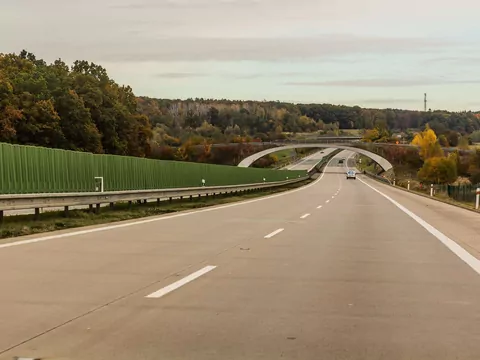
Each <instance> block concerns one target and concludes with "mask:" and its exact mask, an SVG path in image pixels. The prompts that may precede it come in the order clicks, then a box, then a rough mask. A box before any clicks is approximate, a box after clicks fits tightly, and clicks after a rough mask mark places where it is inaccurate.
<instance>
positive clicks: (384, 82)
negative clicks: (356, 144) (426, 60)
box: [283, 78, 480, 87]
mask: <svg viewBox="0 0 480 360" xmlns="http://www.w3.org/2000/svg"><path fill="white" fill-rule="evenodd" d="M457 84H480V79H478V80H476V79H475V80H446V79H441V78H436V79H353V80H331V81H311V82H308V81H305V82H301V81H292V82H286V83H284V84H283V85H288V86H340V87H410V86H430V85H457Z"/></svg>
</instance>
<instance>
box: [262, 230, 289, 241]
mask: <svg viewBox="0 0 480 360" xmlns="http://www.w3.org/2000/svg"><path fill="white" fill-rule="evenodd" d="M283 230H285V229H277V230H275V231H274V232H271V233H270V234H268V235H265V239H270V238H271V237H274V236H275V235H277V234H279V233H281V232H282V231H283Z"/></svg>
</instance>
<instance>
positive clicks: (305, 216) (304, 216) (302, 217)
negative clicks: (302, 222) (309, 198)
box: [300, 214, 310, 219]
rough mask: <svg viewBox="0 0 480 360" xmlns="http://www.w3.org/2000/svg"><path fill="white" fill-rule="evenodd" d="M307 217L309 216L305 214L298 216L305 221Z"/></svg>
mask: <svg viewBox="0 0 480 360" xmlns="http://www.w3.org/2000/svg"><path fill="white" fill-rule="evenodd" d="M309 216H310V214H305V215H302V216H300V219H305V218H307V217H309Z"/></svg>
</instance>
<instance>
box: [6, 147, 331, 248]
mask: <svg viewBox="0 0 480 360" xmlns="http://www.w3.org/2000/svg"><path fill="white" fill-rule="evenodd" d="M334 158H335V156H334V157H333V158H331V159H330V160H329V162H328V163H327V165H326V166H325V167H327V166H328V165H330V163H331V162H332V161H333V159H334ZM324 175H325V173H324V172H323V173H322V175H320V176H319V177H318V179H317V180H315V181H314V182H312V183H310V184H308V185H306V186H302V187H300V188H298V189H293V190H289V191H285V192H282V193H280V194H274V195H269V196H264V197H259V198H257V199H252V200H245V201H240V202H235V203H231V204H227V205H220V206H214V207H209V208H204V209H198V210H194V211H189V212H181V213H177V214H174V215H167V216H160V217H154V218H150V219H145V220H139V221H133V222H129V223H124V224H117V225H109V226H104V227H99V228H94V229H88V230H80V231H72V232H68V233H64V234H58V235H49V236H43V237H39V238H34V239H28V240H20V241H14V242H10V243H5V244H0V249H3V248H8V247H13V246H20V245H27V244H33V243H38V242H42V241H47V240H54V239H61V238H65V237H72V236H78V235H84V234H90V233H95V232H99V231H107V230H113V229H119V228H123V227H129V226H134V225H141V224H147V223H151V222H155V221H163V220H169V219H174V218H178V217H183V216H190V215H195V214H201V213H204V212H209V211H216V210H222V209H227V208H230V207H234V206H241V205H246V204H251V203H255V202H257V201H264V200H269V199H273V198H276V197H280V196H285V195H290V194H293V193H296V192H297V191H303V190H305V189H308V188H309V187H311V186H314V185H316V184H317V183H318V182H320V181H321V180H322V179H323V176H324ZM1 240H6V239H1Z"/></svg>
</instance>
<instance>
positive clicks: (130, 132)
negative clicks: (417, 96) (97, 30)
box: [0, 50, 480, 164]
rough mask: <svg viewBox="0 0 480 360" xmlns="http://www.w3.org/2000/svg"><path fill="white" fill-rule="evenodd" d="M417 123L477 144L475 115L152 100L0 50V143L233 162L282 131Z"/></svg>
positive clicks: (77, 68) (87, 71)
mask: <svg viewBox="0 0 480 360" xmlns="http://www.w3.org/2000/svg"><path fill="white" fill-rule="evenodd" d="M426 124H429V126H430V128H431V129H432V130H434V131H435V133H436V134H437V135H438V137H439V141H441V142H442V144H448V145H449V146H457V145H458V141H460V140H461V138H462V137H465V138H466V137H468V136H470V134H472V135H471V137H472V138H473V137H475V138H479V139H480V114H478V113H474V112H447V111H428V112H421V111H407V110H398V109H366V108H360V107H358V106H353V107H350V106H343V105H332V104H292V103H285V102H272V101H270V102H269V101H263V102H261V101H233V100H225V99H223V100H214V99H198V98H197V99H187V100H167V99H153V98H148V97H137V96H135V94H134V93H133V91H132V89H131V88H130V87H129V86H122V85H119V84H117V83H116V82H115V81H114V80H113V79H111V78H110V77H109V76H108V74H107V71H106V69H105V68H103V67H102V66H100V65H97V64H94V63H91V62H87V61H83V60H79V61H75V62H74V63H73V65H71V66H69V65H67V64H66V63H65V62H64V61H62V60H61V59H58V60H56V61H54V62H53V63H51V64H47V63H46V62H45V61H44V60H41V59H37V58H36V56H35V55H34V54H32V53H29V52H27V51H25V50H24V51H22V52H20V53H19V54H0V141H3V142H9V143H17V144H28V145H39V146H47V147H54V148H62V149H71V150H78V151H88V152H92V153H105V154H117V155H131V156H141V157H151V158H158V159H171V160H182V161H185V160H187V161H201V162H213V163H221V164H235V162H238V159H240V158H241V157H244V156H248V155H249V154H251V153H253V152H255V151H257V150H258V147H257V146H256V145H255V143H256V142H257V143H258V142H266V141H269V140H276V139H284V138H286V137H287V136H290V134H295V133H316V134H318V135H341V134H342V133H343V132H347V131H349V130H352V129H359V130H361V131H364V129H365V130H367V133H366V134H367V135H366V137H367V138H368V137H370V138H371V139H372V141H377V142H378V141H388V139H391V135H392V133H394V132H398V131H400V132H406V133H407V135H408V136H409V137H410V139H413V137H414V136H415V133H416V130H415V129H422V128H423V127H424V126H425V125H426ZM456 141H457V143H456ZM212 144H228V145H224V146H216V147H215V146H214V147H212Z"/></svg>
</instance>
